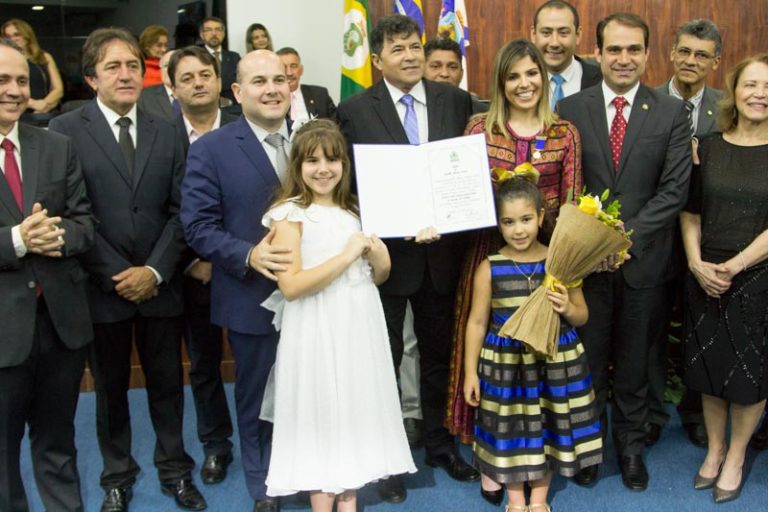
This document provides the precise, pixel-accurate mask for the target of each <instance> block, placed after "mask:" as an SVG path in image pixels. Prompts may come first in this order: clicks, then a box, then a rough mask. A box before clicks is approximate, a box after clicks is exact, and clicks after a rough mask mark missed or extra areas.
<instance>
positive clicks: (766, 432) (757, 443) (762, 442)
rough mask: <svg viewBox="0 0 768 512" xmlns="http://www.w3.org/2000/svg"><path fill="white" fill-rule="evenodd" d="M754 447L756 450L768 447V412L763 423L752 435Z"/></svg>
mask: <svg viewBox="0 0 768 512" xmlns="http://www.w3.org/2000/svg"><path fill="white" fill-rule="evenodd" d="M752 448H754V449H755V450H765V449H766V448H768V414H766V416H765V418H764V419H763V424H762V425H760V428H759V429H757V432H755V433H754V434H753V435H752Z"/></svg>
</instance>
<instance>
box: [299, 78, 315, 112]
mask: <svg viewBox="0 0 768 512" xmlns="http://www.w3.org/2000/svg"><path fill="white" fill-rule="evenodd" d="M300 88H301V96H302V97H303V98H304V106H305V107H306V108H307V113H308V114H309V115H310V116H315V117H317V115H318V114H317V108H316V106H315V96H314V95H313V94H312V89H310V88H309V87H306V86H304V85H302V86H300Z"/></svg>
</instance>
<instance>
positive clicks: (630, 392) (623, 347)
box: [579, 269, 670, 455]
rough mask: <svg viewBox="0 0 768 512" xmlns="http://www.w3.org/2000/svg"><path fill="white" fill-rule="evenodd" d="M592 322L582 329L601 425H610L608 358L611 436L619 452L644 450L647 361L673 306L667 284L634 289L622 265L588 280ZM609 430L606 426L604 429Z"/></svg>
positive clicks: (647, 388) (587, 288) (585, 287)
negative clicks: (606, 409)
mask: <svg viewBox="0 0 768 512" xmlns="http://www.w3.org/2000/svg"><path fill="white" fill-rule="evenodd" d="M584 298H585V299H586V302H587V306H588V307H589V321H588V322H587V323H586V325H584V326H583V327H582V328H580V329H579V334H580V336H581V339H582V342H583V344H584V350H585V351H586V353H587V360H588V361H589V369H590V372H591V373H592V380H593V384H594V389H595V394H596V395H597V407H598V412H599V413H600V418H601V424H602V425H603V429H606V428H607V422H606V417H607V416H606V411H605V406H606V401H607V397H608V386H609V375H608V366H609V363H613V409H612V411H611V420H612V422H611V425H612V432H613V440H614V443H615V445H616V449H617V450H618V453H619V454H620V455H638V454H642V452H643V448H644V447H645V431H644V428H643V425H644V423H645V422H646V421H647V418H648V390H649V383H648V364H649V358H650V355H651V352H652V348H653V347H652V346H653V344H654V343H655V342H657V341H658V338H659V335H658V330H659V329H660V328H661V326H660V324H661V321H660V319H661V318H666V315H667V311H669V307H670V294H669V286H667V285H662V286H658V287H654V288H644V289H634V288H631V287H629V286H628V285H627V284H626V282H625V281H624V277H623V274H622V269H619V270H617V271H616V272H603V273H599V274H593V275H591V276H589V277H588V278H587V279H585V281H584ZM604 433H605V430H604Z"/></svg>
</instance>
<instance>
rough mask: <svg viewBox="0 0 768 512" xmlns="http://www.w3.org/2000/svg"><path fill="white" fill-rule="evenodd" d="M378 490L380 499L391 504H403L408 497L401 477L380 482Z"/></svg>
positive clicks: (393, 477)
mask: <svg viewBox="0 0 768 512" xmlns="http://www.w3.org/2000/svg"><path fill="white" fill-rule="evenodd" d="M376 490H377V491H378V492H379V498H381V499H382V500H384V501H386V502H389V503H402V502H404V501H405V498H406V496H408V493H407V491H406V490H405V484H403V478H402V477H401V476H400V475H394V476H391V477H389V478H387V479H386V480H379V482H378V483H377V484H376Z"/></svg>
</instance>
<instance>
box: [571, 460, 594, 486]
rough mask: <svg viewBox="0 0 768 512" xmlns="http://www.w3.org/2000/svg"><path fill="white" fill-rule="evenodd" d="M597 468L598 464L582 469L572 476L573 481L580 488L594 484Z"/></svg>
mask: <svg viewBox="0 0 768 512" xmlns="http://www.w3.org/2000/svg"><path fill="white" fill-rule="evenodd" d="M599 467H600V465H599V464H595V465H594V466H587V467H585V468H583V469H582V470H581V471H579V472H578V473H576V474H575V475H573V481H574V482H576V483H577V484H579V485H580V486H582V487H586V486H588V485H592V484H594V483H595V482H597V473H598V468H599Z"/></svg>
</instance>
